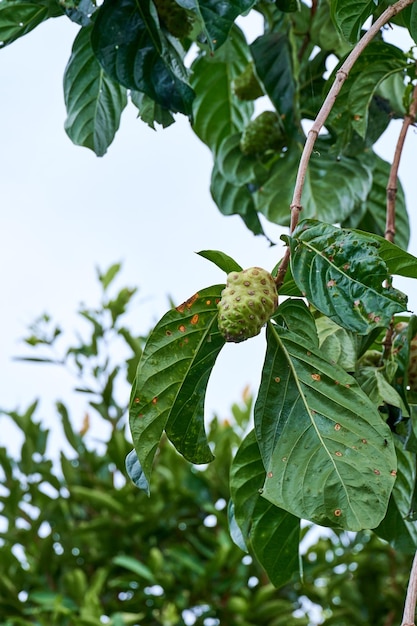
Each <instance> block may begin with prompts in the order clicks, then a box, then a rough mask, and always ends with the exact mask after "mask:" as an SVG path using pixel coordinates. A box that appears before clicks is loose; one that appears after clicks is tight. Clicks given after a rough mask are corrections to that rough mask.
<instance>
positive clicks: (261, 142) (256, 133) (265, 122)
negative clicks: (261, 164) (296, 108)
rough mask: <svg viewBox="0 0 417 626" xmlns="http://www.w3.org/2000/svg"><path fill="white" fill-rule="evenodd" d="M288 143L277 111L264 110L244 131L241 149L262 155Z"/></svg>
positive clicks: (247, 152)
mask: <svg viewBox="0 0 417 626" xmlns="http://www.w3.org/2000/svg"><path fill="white" fill-rule="evenodd" d="M285 144H286V138H285V134H284V132H283V130H282V127H281V123H280V119H279V116H278V115H277V113H275V111H263V112H262V113H261V114H260V115H258V117H255V119H253V120H251V121H250V122H249V123H248V125H247V126H246V128H245V130H244V131H243V134H242V138H241V140H240V149H241V150H242V152H243V154H247V155H254V156H256V155H262V154H265V152H267V151H268V150H274V151H275V150H276V151H278V150H279V151H281V150H282V148H283V147H284V146H285Z"/></svg>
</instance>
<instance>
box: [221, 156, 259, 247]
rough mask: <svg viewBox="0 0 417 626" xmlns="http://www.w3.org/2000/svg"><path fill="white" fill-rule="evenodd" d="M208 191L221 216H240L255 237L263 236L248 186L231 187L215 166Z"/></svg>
mask: <svg viewBox="0 0 417 626" xmlns="http://www.w3.org/2000/svg"><path fill="white" fill-rule="evenodd" d="M210 191H211V195H212V197H213V200H214V201H215V203H216V204H217V206H218V208H219V210H220V212H221V213H223V215H240V217H241V218H242V220H243V221H244V222H245V224H246V226H247V227H248V228H249V230H251V231H252V232H253V233H254V234H255V235H263V234H264V231H263V228H262V224H261V222H260V220H259V216H258V213H257V211H256V208H255V203H254V200H253V195H252V193H251V191H250V190H249V186H248V185H232V184H231V183H229V182H228V181H227V180H226V178H225V177H224V176H222V174H221V172H220V171H219V169H218V168H217V166H216V164H215V165H214V167H213V171H212V175H211V185H210Z"/></svg>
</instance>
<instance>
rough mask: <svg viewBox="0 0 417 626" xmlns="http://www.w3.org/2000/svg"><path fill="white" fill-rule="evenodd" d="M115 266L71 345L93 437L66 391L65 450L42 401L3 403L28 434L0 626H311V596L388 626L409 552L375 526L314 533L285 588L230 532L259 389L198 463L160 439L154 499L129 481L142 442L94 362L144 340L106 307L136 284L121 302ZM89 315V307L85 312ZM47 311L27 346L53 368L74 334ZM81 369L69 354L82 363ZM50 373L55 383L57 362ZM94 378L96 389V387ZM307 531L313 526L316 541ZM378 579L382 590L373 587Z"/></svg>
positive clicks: (5, 468) (3, 524) (9, 487)
mask: <svg viewBox="0 0 417 626" xmlns="http://www.w3.org/2000/svg"><path fill="white" fill-rule="evenodd" d="M116 268H117V266H114V267H113V268H111V269H110V270H109V271H108V272H106V273H105V274H103V275H100V277H101V282H102V285H104V294H103V296H104V297H103V299H102V302H101V303H100V305H99V306H98V307H96V308H94V309H90V310H89V313H88V319H89V321H90V322H91V323H92V325H91V328H90V330H91V332H90V333H88V336H87V337H86V338H85V339H84V341H83V343H82V344H77V345H75V346H72V347H71V348H69V349H68V350H67V351H66V352H67V354H69V355H73V356H72V357H71V358H75V359H76V360H77V368H76V370H77V372H78V375H79V377H80V380H81V382H82V383H84V386H83V387H82V388H80V387H79V381H77V389H78V392H77V393H81V392H84V397H88V400H89V412H90V413H92V412H94V413H95V414H96V417H97V418H98V419H99V420H100V422H101V424H100V426H99V427H98V428H96V429H95V430H94V432H93V433H92V435H93V437H94V439H91V437H90V432H89V428H88V420H85V419H84V423H83V425H82V427H81V429H79V428H75V426H74V423H77V422H80V421H82V420H80V415H77V414H75V415H74V413H73V412H71V410H70V409H69V408H68V407H67V406H64V405H63V404H62V402H60V403H58V404H57V419H58V420H59V422H60V423H61V425H62V427H63V433H62V444H63V445H64V448H65V450H62V451H61V452H60V453H59V454H57V451H56V448H55V449H51V445H50V441H49V440H50V433H49V432H48V430H47V429H45V427H44V426H43V425H42V422H41V420H39V412H40V410H39V407H38V404H37V402H34V403H33V404H31V405H30V406H29V407H28V408H27V409H25V410H16V411H2V412H1V420H2V424H3V426H4V425H5V424H6V422H7V421H8V422H11V423H13V425H14V427H15V429H16V430H17V431H18V432H19V433H20V434H19V437H20V438H21V439H22V440H23V443H22V446H21V448H20V451H19V452H18V453H17V455H16V458H15V457H13V456H12V455H11V454H10V452H8V451H7V449H6V448H4V447H1V448H0V463H1V468H2V469H1V474H2V476H1V481H2V487H1V491H0V558H1V563H2V576H1V578H0V623H1V625H2V626H29V625H32V626H33V625H36V626H51V625H57V626H58V625H59V626H67V625H68V626H70V625H72V624H79V625H80V626H100V625H101V624H103V623H104V621H105V623H108V624H110V625H111V626H129V625H131V626H134V625H137V624H149V625H155V626H158V625H160V626H170V625H172V626H174V625H175V626H177V625H185V624H187V625H191V624H195V625H201V626H209V625H212V626H213V625H214V624H232V623H233V624H236V625H238V624H240V625H241V626H255V625H256V626H260V625H263V624H265V626H266V625H268V626H281V625H282V626H283V625H286V626H288V625H291V626H292V625H294V626H297V625H299V626H303V625H305V626H306V625H307V624H311V623H312V620H313V619H315V618H311V617H309V616H308V613H309V610H310V604H309V603H308V602H306V598H308V600H309V601H310V603H311V602H313V603H314V604H315V605H316V613H317V614H318V617H317V619H320V622H321V623H324V624H326V625H327V624H328V625H330V624H334V623H337V624H338V625H339V626H342V624H345V623H346V624H350V625H351V626H352V625H353V626H365V625H367V624H369V623H372V624H375V625H376V626H378V625H381V626H382V624H384V623H386V622H385V618H386V616H387V614H390V615H391V616H392V619H393V622H395V621H398V620H399V616H400V614H401V604H402V601H403V596H404V593H405V580H406V577H407V570H408V566H409V557H404V556H401V554H396V553H394V551H393V550H392V549H391V548H390V547H389V546H388V545H387V544H386V543H384V542H381V541H380V540H378V539H377V538H376V537H375V536H373V537H371V536H370V535H369V534H368V533H361V534H360V535H358V536H357V537H356V538H352V537H350V538H349V537H348V536H347V535H346V534H345V533H332V534H331V536H329V537H326V538H321V537H319V538H318V539H317V540H316V541H315V540H314V539H310V540H308V541H309V544H310V547H309V548H308V549H307V551H306V554H305V556H304V557H303V560H304V572H305V576H304V580H303V583H302V584H301V583H296V584H295V585H292V584H291V585H285V586H283V587H282V588H281V589H279V590H277V589H276V588H274V586H273V585H272V584H271V583H270V582H269V581H268V579H267V577H266V576H265V574H264V572H263V570H262V568H261V566H260V565H259V563H258V562H257V561H256V560H252V559H251V558H250V557H249V556H248V555H246V556H245V554H244V553H243V552H242V551H241V550H240V548H238V547H237V546H236V545H235V544H234V543H233V541H232V539H231V537H230V534H229V530H228V515H227V502H228V501H229V499H230V491H229V481H228V470H229V468H230V466H231V464H232V461H233V456H234V450H235V448H236V446H237V445H239V443H240V441H241V439H242V436H243V434H244V432H245V430H246V429H247V426H248V422H249V420H250V415H251V405H252V399H251V397H250V395H249V394H248V392H247V391H245V392H244V394H243V397H242V400H241V402H240V403H239V404H236V405H234V406H233V407H232V408H231V415H230V419H227V420H225V419H219V418H214V419H213V420H212V421H211V425H210V432H209V435H208V438H209V441H210V445H211V446H212V449H213V452H214V453H215V455H216V462H215V463H213V464H210V465H208V466H207V467H206V468H203V469H201V468H197V467H194V466H192V465H191V464H189V463H188V462H186V461H185V460H184V459H183V458H182V457H181V456H180V455H178V453H177V452H176V451H175V450H174V448H173V447H172V446H171V445H169V443H168V442H167V441H166V440H163V441H161V444H160V446H159V448H158V452H157V460H156V463H155V468H154V474H153V493H152V496H151V497H150V498H148V497H147V496H146V495H145V494H144V493H140V492H138V490H137V489H136V487H135V486H134V485H133V483H131V482H130V481H129V480H126V471H125V456H126V454H127V453H128V452H129V450H130V448H131V443H130V441H129V439H128V438H127V437H126V433H125V428H124V427H123V426H124V424H123V420H118V421H116V420H110V429H109V428H108V426H109V420H108V419H107V421H106V416H107V417H108V415H110V414H111V413H112V412H114V407H116V406H117V407H118V408H119V410H120V411H121V412H123V407H122V406H120V405H119V403H118V401H117V399H116V397H115V393H114V387H113V388H112V391H111V392H109V388H107V389H106V388H103V387H102V385H101V384H100V381H99V379H100V378H101V377H102V376H103V374H104V373H105V371H107V374H108V375H109V377H110V375H111V373H112V369H111V365H110V364H109V363H108V364H107V366H106V367H103V368H101V369H100V370H98V369H97V367H96V365H97V361H100V362H101V363H102V364H104V363H105V362H106V361H107V352H108V350H109V349H110V351H114V350H117V337H118V332H117V330H116V329H118V330H120V328H123V329H124V333H125V334H127V333H130V336H131V337H132V338H134V339H135V341H141V340H140V338H137V337H136V335H135V334H134V333H132V332H131V331H129V330H128V329H127V328H126V324H125V322H124V318H125V316H124V310H125V307H124V306H123V307H120V308H119V309H118V311H117V312H116V310H115V309H114V307H112V311H113V314H112V315H111V316H109V315H108V312H109V307H108V304H109V302H116V301H117V300H118V299H119V297H120V294H126V293H128V292H131V291H132V290H128V289H124V290H121V291H120V292H119V294H118V295H117V296H116V297H115V298H114V299H110V297H109V296H108V294H107V288H108V286H109V284H110V283H109V282H108V281H109V279H110V278H111V276H114V274H115V270H116ZM110 282H111V280H110ZM85 313H86V309H85V307H83V308H82V309H81V310H80V311H79V314H80V316H81V318H82V319H85V317H86V315H85ZM44 321H45V320H44ZM47 322H48V323H47V325H46V326H45V324H40V323H39V321H38V322H36V323H35V325H34V326H33V327H32V328H31V329H30V335H29V337H28V338H27V344H28V345H30V346H32V347H33V349H34V350H35V355H36V356H28V357H26V358H27V360H30V361H33V362H35V363H36V362H45V361H47V359H48V358H49V365H45V367H48V369H50V368H53V369H54V368H56V367H59V366H61V365H62V359H60V360H57V359H56V358H55V357H54V356H49V357H48V355H53V353H54V351H55V350H56V348H57V345H56V344H57V343H59V342H60V341H61V340H62V339H63V338H64V337H65V336H66V333H63V331H61V330H60V329H59V327H58V326H56V325H54V324H53V321H52V320H51V319H50V318H49V317H48V319H47ZM99 329H101V330H99ZM115 330H116V332H115ZM98 336H100V340H99V341H97V338H98ZM53 337H55V339H53ZM58 337H59V338H60V339H58ZM81 347H82V348H83V349H82V350H81V349H80V348H81ZM39 353H40V354H41V356H38V354H39ZM132 358H136V352H135V351H134V350H132ZM70 366H71V363H70V362H69V361H67V362H66V368H68V369H69V371H70V373H73V371H72V367H70ZM46 375H47V378H48V380H49V379H50V377H51V372H50V371H49V372H48V373H47V374H46ZM126 375H127V370H125V371H120V372H119V373H118V375H117V377H116V380H117V381H118V382H120V383H123V384H124V385H126ZM91 379H93V380H96V382H97V387H96V389H95V391H94V392H93V391H90V392H89V395H88V396H86V395H85V390H86V383H87V382H89V381H91ZM127 382H128V381H127ZM89 384H90V383H89ZM71 413H73V414H72V415H71ZM124 414H125V412H124ZM124 417H125V415H124ZM106 431H108V434H107V435H106V436H105V435H104V434H103V433H104V432H106ZM97 432H98V433H100V436H99V441H97ZM89 439H90V442H89ZM313 530H314V529H313ZM285 531H286V529H285V527H283V528H282V533H283V534H282V535H280V534H279V533H277V534H276V536H275V541H274V545H270V549H273V550H274V551H276V550H278V549H279V545H280V544H281V543H283V542H284V540H285ZM308 532H309V529H308V528H306V529H304V530H303V534H304V535H305V534H306V533H307V534H306V538H307V539H308V537H309V535H308ZM371 580H372V589H373V593H368V591H367V586H366V585H367V583H369V581H371ZM386 587H388V588H389V589H390V594H389V595H386V594H384V595H385V600H384V602H382V601H381V595H379V593H377V591H378V590H379V589H380V590H383V589H384V588H386ZM303 598H304V600H303ZM345 600H347V602H345ZM322 620H324V621H322Z"/></svg>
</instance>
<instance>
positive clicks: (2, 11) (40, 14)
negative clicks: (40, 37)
mask: <svg viewBox="0 0 417 626" xmlns="http://www.w3.org/2000/svg"><path fill="white" fill-rule="evenodd" d="M62 14H63V10H62V8H61V7H60V6H59V4H58V3H57V2H54V1H52V0H40V1H39V2H21V1H19V0H16V1H15V0H7V2H0V48H2V47H4V46H7V45H9V44H11V43H13V41H16V39H19V37H23V36H24V35H27V33H29V32H30V31H31V30H33V29H34V28H36V26H38V25H39V24H41V23H42V22H44V21H45V20H46V19H48V18H49V17H56V16H58V15H62Z"/></svg>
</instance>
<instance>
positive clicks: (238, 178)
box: [216, 133, 268, 186]
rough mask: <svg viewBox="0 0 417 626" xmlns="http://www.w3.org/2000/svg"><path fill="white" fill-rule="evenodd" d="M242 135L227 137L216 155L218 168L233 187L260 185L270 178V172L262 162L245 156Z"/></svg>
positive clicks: (236, 134)
mask: <svg viewBox="0 0 417 626" xmlns="http://www.w3.org/2000/svg"><path fill="white" fill-rule="evenodd" d="M241 136H242V134H241V133H235V134H233V135H229V136H228V137H226V138H225V139H224V140H223V141H222V142H221V144H220V146H219V149H218V152H217V154H216V166H217V168H218V170H219V173H220V174H221V175H222V177H223V178H224V179H225V180H226V181H227V182H228V183H231V184H232V185H238V186H239V185H248V184H250V183H254V184H256V183H259V182H261V181H264V180H266V179H267V178H268V170H267V169H266V167H265V166H264V165H263V164H262V163H261V161H260V160H259V159H258V158H257V157H255V156H252V155H246V154H243V152H242V150H241V149H240V138H241Z"/></svg>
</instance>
